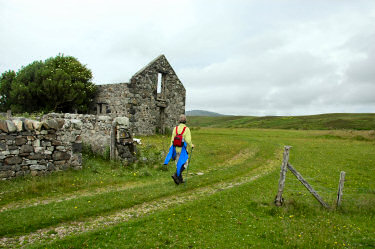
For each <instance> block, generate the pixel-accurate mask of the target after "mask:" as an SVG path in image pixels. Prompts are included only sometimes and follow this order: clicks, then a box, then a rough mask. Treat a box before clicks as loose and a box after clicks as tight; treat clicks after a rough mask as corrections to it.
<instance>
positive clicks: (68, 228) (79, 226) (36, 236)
mask: <svg viewBox="0 0 375 249" xmlns="http://www.w3.org/2000/svg"><path fill="white" fill-rule="evenodd" d="M254 154H255V153H254ZM254 154H253V153H250V155H252V156H253V155H254ZM239 155H240V156H239ZM234 158H236V159H237V160H240V161H243V160H245V159H248V157H247V156H244V153H243V151H242V152H240V153H239V154H237V155H236V156H235V157H234ZM228 161H229V160H228ZM279 162H280V160H268V161H267V163H266V164H265V166H264V167H257V168H254V169H252V170H251V171H250V172H249V173H247V174H246V175H243V176H239V177H236V178H232V179H230V180H229V181H225V182H219V183H215V184H213V185H209V186H205V187H201V188H196V189H193V190H189V191H186V192H183V193H181V194H176V195H173V196H167V197H162V198H158V199H155V200H152V201H149V202H144V203H142V204H139V205H135V206H133V207H131V208H127V209H123V210H118V211H116V212H115V213H114V214H110V215H107V216H100V217H97V218H91V219H90V218H89V219H87V220H85V221H81V222H66V223H60V224H59V225H57V226H52V227H47V228H43V229H39V230H37V231H35V232H31V233H29V234H27V235H21V236H15V237H3V238H1V239H0V246H6V247H16V246H20V245H22V244H23V243H24V242H27V244H28V245H30V244H31V243H35V242H39V243H43V242H46V241H51V240H55V239H62V238H64V237H66V236H69V235H73V234H74V235H77V234H80V233H84V232H88V231H93V230H96V229H99V228H101V229H102V228H103V227H109V226H113V225H116V224H119V223H121V222H126V221H128V220H130V219H133V218H138V217H143V216H145V215H148V214H151V213H154V212H156V211H160V210H163V209H166V208H168V207H170V206H172V205H178V204H183V203H186V202H188V201H194V200H197V199H199V198H202V197H205V196H208V195H212V194H214V193H216V192H218V191H223V190H225V189H229V188H232V187H234V186H239V185H242V184H245V183H248V182H251V181H254V180H256V179H258V178H259V177H262V176H264V175H266V174H269V173H270V172H272V171H273V170H275V169H277V167H278V166H279ZM50 231H54V232H53V233H50Z"/></svg>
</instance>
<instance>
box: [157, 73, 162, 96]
mask: <svg viewBox="0 0 375 249" xmlns="http://www.w3.org/2000/svg"><path fill="white" fill-rule="evenodd" d="M162 78H163V75H162V74H161V73H158V88H157V89H158V90H157V94H159V93H161V82H162Z"/></svg>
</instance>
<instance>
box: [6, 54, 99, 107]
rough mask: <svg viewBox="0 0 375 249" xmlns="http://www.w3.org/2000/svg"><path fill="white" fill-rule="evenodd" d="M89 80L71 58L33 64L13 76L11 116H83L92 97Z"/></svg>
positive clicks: (89, 73) (84, 67) (93, 94)
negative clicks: (31, 113) (49, 114)
mask: <svg viewBox="0 0 375 249" xmlns="http://www.w3.org/2000/svg"><path fill="white" fill-rule="evenodd" d="M91 79H92V73H91V71H90V70H89V69H88V68H86V66H85V65H82V64H81V63H80V62H79V61H78V60H77V59H76V58H74V57H72V56H64V55H61V54H59V55H57V56H56V57H54V58H49V59H47V60H45V61H44V62H42V61H34V62H33V63H31V64H29V65H27V66H26V67H22V68H21V69H20V70H19V71H18V72H17V74H16V76H15V79H14V80H13V83H12V87H11V90H10V106H11V108H12V111H14V112H36V111H44V112H50V111H57V112H72V111H75V110H77V111H79V112H87V111H88V109H89V107H90V105H91V103H92V101H93V99H94V97H95V94H96V86H95V85H94V84H93V83H92V82H91ZM8 96H9V95H8ZM8 104H9V103H8Z"/></svg>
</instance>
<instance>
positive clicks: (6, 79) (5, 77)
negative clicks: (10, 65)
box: [0, 70, 16, 112]
mask: <svg viewBox="0 0 375 249" xmlns="http://www.w3.org/2000/svg"><path fill="white" fill-rule="evenodd" d="M15 78H16V73H15V72H14V71H12V70H9V71H6V72H4V73H2V74H1V78H0V110H1V111H4V112H5V111H7V110H9V109H10V105H11V101H10V91H11V89H12V83H13V82H14V79H15Z"/></svg>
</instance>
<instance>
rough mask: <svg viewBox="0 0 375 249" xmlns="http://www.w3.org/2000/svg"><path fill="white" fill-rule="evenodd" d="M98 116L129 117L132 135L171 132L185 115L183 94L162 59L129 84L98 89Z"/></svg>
mask: <svg viewBox="0 0 375 249" xmlns="http://www.w3.org/2000/svg"><path fill="white" fill-rule="evenodd" d="M98 88H99V93H98V96H97V98H96V101H95V102H96V110H95V111H94V112H96V114H97V115H108V116H112V117H116V116H125V117H129V120H130V128H131V130H132V132H133V133H135V134H141V135H150V134H155V132H156V131H160V132H164V131H165V129H166V128H169V129H172V128H173V127H174V126H175V125H176V124H177V121H178V118H179V115H180V114H184V113H185V96H186V90H185V87H184V86H183V85H182V83H181V81H180V80H179V79H178V77H177V75H176V73H175V71H174V70H173V68H172V67H171V65H170V64H169V62H168V61H167V59H166V58H165V56H164V55H160V56H159V57H157V58H156V59H154V60H153V61H151V62H150V63H149V64H148V65H147V66H145V67H144V68H142V69H141V70H140V71H138V72H137V73H136V74H134V75H133V77H132V78H131V79H130V83H120V84H108V85H99V86H98Z"/></svg>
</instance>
